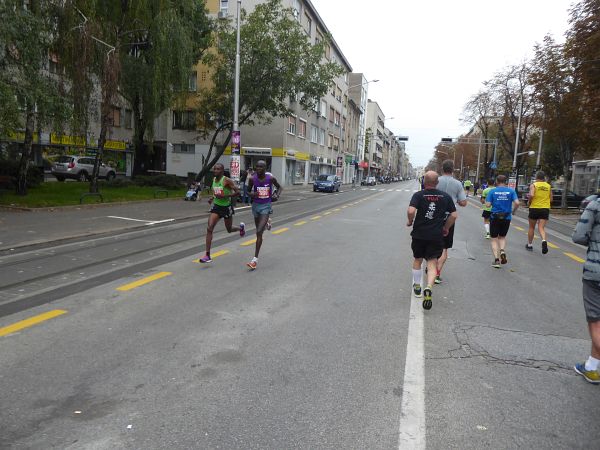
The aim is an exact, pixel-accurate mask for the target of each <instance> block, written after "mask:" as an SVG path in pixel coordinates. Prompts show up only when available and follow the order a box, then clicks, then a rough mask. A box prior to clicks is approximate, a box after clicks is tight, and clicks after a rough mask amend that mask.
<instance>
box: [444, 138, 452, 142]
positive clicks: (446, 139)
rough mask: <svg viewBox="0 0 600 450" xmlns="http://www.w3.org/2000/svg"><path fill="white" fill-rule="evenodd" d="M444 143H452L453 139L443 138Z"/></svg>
mask: <svg viewBox="0 0 600 450" xmlns="http://www.w3.org/2000/svg"><path fill="white" fill-rule="evenodd" d="M442 142H452V138H442Z"/></svg>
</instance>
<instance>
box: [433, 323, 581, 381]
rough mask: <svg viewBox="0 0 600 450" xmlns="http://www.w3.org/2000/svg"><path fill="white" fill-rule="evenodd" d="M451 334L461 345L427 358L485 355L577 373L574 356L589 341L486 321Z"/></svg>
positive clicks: (493, 359) (490, 359) (491, 359)
mask: <svg viewBox="0 0 600 450" xmlns="http://www.w3.org/2000/svg"><path fill="white" fill-rule="evenodd" d="M452 333H453V334H454V337H455V339H456V343H457V344H458V347H456V348H452V349H449V350H448V351H447V356H433V357H429V358H427V359H429V360H440V359H465V358H482V359H484V360H485V361H487V362H491V363H498V364H506V365H515V366H521V367H529V368H532V369H539V370H545V371H554V372H562V373H565V374H569V375H573V376H576V374H575V373H574V372H573V369H572V363H573V355H578V354H585V352H586V351H587V350H588V348H589V342H588V341H587V340H585V339H578V338H572V337H569V336H556V335H546V334H539V333H533V332H528V331H523V330H511V329H505V328H497V327H493V326H490V325H483V324H457V325H456V326H455V327H454V328H453V330H452Z"/></svg>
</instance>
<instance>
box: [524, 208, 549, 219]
mask: <svg viewBox="0 0 600 450" xmlns="http://www.w3.org/2000/svg"><path fill="white" fill-rule="evenodd" d="M529 218H530V219H531V220H548V219H549V218H550V210H549V209H548V208H529Z"/></svg>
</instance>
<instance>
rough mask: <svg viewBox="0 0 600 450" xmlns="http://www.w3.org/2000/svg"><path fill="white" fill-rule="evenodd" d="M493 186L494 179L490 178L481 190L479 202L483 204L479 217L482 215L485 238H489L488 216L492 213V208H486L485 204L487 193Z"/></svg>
mask: <svg viewBox="0 0 600 450" xmlns="http://www.w3.org/2000/svg"><path fill="white" fill-rule="evenodd" d="M493 187H494V180H490V182H489V184H488V185H487V187H486V188H485V189H484V190H483V191H482V192H481V203H482V204H483V208H482V211H483V212H482V213H481V217H483V227H484V228H485V238H486V239H489V238H490V216H491V215H492V208H488V207H487V206H486V204H485V199H486V198H487V195H488V194H489V192H490V191H491V190H492V188H493Z"/></svg>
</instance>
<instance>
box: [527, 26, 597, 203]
mask: <svg viewBox="0 0 600 450" xmlns="http://www.w3.org/2000/svg"><path fill="white" fill-rule="evenodd" d="M530 80H531V83H532V84H533V86H534V89H535V98H536V100H537V101H538V103H539V105H540V106H541V109H542V111H543V117H544V120H543V126H544V130H545V133H546V136H548V137H550V138H551V140H552V142H554V143H555V144H556V146H557V148H558V150H559V157H560V160H561V163H562V167H563V174H564V175H565V177H566V178H567V181H568V174H569V169H570V167H571V164H572V163H573V157H574V155H575V153H578V154H580V155H582V156H583V155H585V154H586V153H587V150H588V148H587V146H586V139H585V132H584V129H583V127H582V125H583V124H582V121H581V110H580V105H581V99H582V95H581V94H582V90H581V85H580V83H579V81H578V79H577V78H576V76H575V73H574V70H573V66H572V65H571V64H570V61H569V59H568V58H566V57H565V54H564V48H563V46H562V45H560V44H557V43H556V42H555V41H554V39H553V38H552V37H551V36H546V37H545V38H544V42H543V43H542V44H537V45H536V46H535V57H534V59H533V62H532V66H531V70H530ZM562 200H563V201H562V207H563V208H566V189H565V190H563V199H562Z"/></svg>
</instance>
